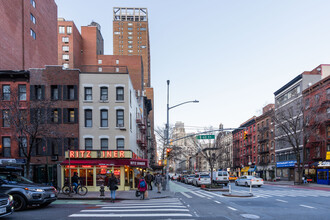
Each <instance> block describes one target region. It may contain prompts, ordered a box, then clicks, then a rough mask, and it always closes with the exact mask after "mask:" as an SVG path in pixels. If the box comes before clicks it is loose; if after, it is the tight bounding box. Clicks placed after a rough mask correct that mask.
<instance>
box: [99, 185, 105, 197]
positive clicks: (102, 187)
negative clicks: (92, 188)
mask: <svg viewBox="0 0 330 220" xmlns="http://www.w3.org/2000/svg"><path fill="white" fill-rule="evenodd" d="M100 193H101V194H100V196H104V186H100Z"/></svg>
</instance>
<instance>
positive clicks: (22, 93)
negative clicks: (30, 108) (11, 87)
mask: <svg viewBox="0 0 330 220" xmlns="http://www.w3.org/2000/svg"><path fill="white" fill-rule="evenodd" d="M18 99H19V100H20V101H25V100H26V85H18Z"/></svg>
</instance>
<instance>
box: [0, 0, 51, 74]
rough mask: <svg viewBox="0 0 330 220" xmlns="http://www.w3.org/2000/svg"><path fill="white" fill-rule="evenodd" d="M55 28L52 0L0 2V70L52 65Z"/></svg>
mask: <svg viewBox="0 0 330 220" xmlns="http://www.w3.org/2000/svg"><path fill="white" fill-rule="evenodd" d="M56 28H57V5H56V4H55V1H54V0H43V1H38V0H27V1H21V0H10V1H0V29H1V31H0V39H1V44H0V57H1V59H0V69H2V70H28V69H29V68H42V67H44V65H56V64H57V42H56V41H57V31H56V30H57V29H56Z"/></svg>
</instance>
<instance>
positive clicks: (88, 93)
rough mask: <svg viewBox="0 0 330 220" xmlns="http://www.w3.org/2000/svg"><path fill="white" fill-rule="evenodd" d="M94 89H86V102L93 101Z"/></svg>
mask: <svg viewBox="0 0 330 220" xmlns="http://www.w3.org/2000/svg"><path fill="white" fill-rule="evenodd" d="M92 100H93V96H92V87H85V101H92Z"/></svg>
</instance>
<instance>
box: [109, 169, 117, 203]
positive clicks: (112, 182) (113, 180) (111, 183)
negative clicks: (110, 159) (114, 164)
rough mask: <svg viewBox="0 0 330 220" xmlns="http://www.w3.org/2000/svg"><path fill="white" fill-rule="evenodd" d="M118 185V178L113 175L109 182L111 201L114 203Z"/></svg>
mask: <svg viewBox="0 0 330 220" xmlns="http://www.w3.org/2000/svg"><path fill="white" fill-rule="evenodd" d="M117 184H118V180H117V178H116V177H115V175H114V174H113V173H111V176H110V178H109V180H108V187H109V189H110V197H111V198H110V199H111V202H112V203H114V202H115V199H116V190H117V189H118V186H117Z"/></svg>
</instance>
